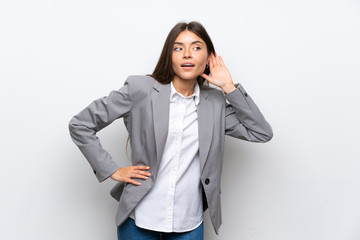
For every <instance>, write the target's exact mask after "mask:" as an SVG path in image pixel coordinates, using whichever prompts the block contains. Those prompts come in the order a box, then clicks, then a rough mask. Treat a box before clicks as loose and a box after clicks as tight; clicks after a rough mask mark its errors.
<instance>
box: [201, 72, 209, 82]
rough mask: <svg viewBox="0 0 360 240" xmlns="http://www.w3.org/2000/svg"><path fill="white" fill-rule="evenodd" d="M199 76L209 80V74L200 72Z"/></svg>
mask: <svg viewBox="0 0 360 240" xmlns="http://www.w3.org/2000/svg"><path fill="white" fill-rule="evenodd" d="M200 76H201V77H203V78H205V80H208V81H209V82H210V77H209V75H206V74H205V73H202V74H200Z"/></svg>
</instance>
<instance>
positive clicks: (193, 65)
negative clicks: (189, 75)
mask: <svg viewBox="0 0 360 240" xmlns="http://www.w3.org/2000/svg"><path fill="white" fill-rule="evenodd" d="M181 67H182V68H183V69H192V68H193V67H195V64H192V63H183V64H181Z"/></svg>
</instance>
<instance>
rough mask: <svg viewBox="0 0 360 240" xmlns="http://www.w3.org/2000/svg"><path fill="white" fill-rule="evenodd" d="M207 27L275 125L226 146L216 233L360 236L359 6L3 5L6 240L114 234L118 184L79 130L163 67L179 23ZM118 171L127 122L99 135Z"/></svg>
mask: <svg viewBox="0 0 360 240" xmlns="http://www.w3.org/2000/svg"><path fill="white" fill-rule="evenodd" d="M190 20H197V21H200V22H201V23H202V24H203V25H204V26H205V27H206V28H207V30H208V33H209V34H210V36H211V37H212V40H213V42H214V45H215V48H216V50H217V52H218V54H219V55H222V56H223V58H224V61H225V63H226V64H227V66H228V68H229V69H230V71H231V74H232V76H233V79H234V81H235V82H241V83H242V84H243V86H244V87H245V89H246V90H247V91H248V92H249V94H251V96H252V97H253V99H254V100H255V102H256V103H257V104H258V106H259V107H260V109H261V110H262V112H263V114H264V115H265V117H266V119H267V120H268V121H269V122H270V124H271V125H272V127H273V130H274V138H273V140H272V141H271V142H269V143H266V144H254V143H247V142H244V141H239V140H237V139H232V138H226V149H225V150H226V153H225V159H224V170H223V181H222V206H223V225H222V227H221V229H220V234H219V235H218V236H216V235H215V233H214V231H213V229H212V226H211V222H210V221H209V217H208V213H206V214H205V239H206V240H211V239H221V240H233V239H241V240H304V239H306V240H358V239H360V187H359V183H360V174H359V173H360V152H359V149H360V142H359V141H360V140H359V139H360V127H359V123H360V112H359V102H360V94H359V90H360V88H359V86H360V83H359V80H360V44H359V43H360V30H359V29H360V2H359V1H356V0H332V1H331V0H329V1H325V0H324V1H321V0H301V1H300V0H299V1H286V0H272V1H260V0H253V1H245V0H241V1H235V0H234V1H229V0H217V1H210V0H206V1H168V0H166V1H145V0H144V1H136V0H134V1H120V0H117V1H115V0H111V1H110V0H108V1H107V0H103V1H100V0H87V1H85V0H66V1H50V0H43V1H41V0H33V1H25V0H24V1H14V0H11V1H10V0H8V1H1V3H0V79H1V84H0V114H1V118H0V121H1V138H0V141H1V144H0V147H1V150H0V160H1V161H0V169H1V174H0V184H1V188H0V189H1V190H0V191H1V197H0V229H1V230H0V239H7V240H10V239H14V240H15V239H16V240H18V239H36V240H45V239H46V240H48V239H51V240H52V239H55V240H58V239H61V240H63V239H66V240H79V239H80V240H82V239H87V240H92V239H94V240H95V239H109V240H110V239H116V227H115V222H114V218H115V211H116V208H117V202H116V201H115V200H113V199H112V198H111V197H110V195H109V190H110V189H111V187H112V186H113V185H114V184H115V182H113V181H112V180H110V179H109V180H107V181H105V182H103V183H101V184H99V183H98V182H97V179H96V178H95V176H94V175H93V172H92V170H91V168H90V166H89V165H88V163H87V162H86V160H85V158H84V157H83V156H82V155H81V153H80V151H79V150H78V149H77V148H76V146H75V145H74V144H73V143H72V141H71V139H70V136H69V132H68V122H69V120H70V119H71V117H72V116H73V115H75V114H76V113H78V112H79V111H80V110H81V109H83V108H84V107H86V106H87V105H88V104H89V103H90V102H91V101H92V100H94V99H97V98H99V97H102V96H105V95H107V94H108V93H109V92H110V91H111V90H113V89H118V88H120V87H121V86H122V85H123V82H124V80H125V78H126V77H127V76H128V75H131V74H148V73H151V72H152V70H153V69H154V67H155V64H156V62H157V60H158V57H159V55H160V51H161V49H162V45H163V43H164V41H165V38H166V36H167V34H168V32H169V31H170V29H171V28H172V27H173V26H174V25H175V24H176V23H177V22H179V21H190ZM98 135H99V136H100V138H101V140H102V144H103V146H104V147H105V148H106V149H107V150H108V151H109V152H110V153H111V154H112V156H113V157H114V159H115V160H116V161H117V162H118V164H119V165H120V166H126V165H128V164H129V161H128V160H127V157H126V154H125V143H126V138H127V133H126V131H125V128H124V126H123V122H122V120H119V121H116V122H114V123H113V124H112V125H110V126H109V127H108V128H106V129H104V130H102V131H101V132H99V134H98Z"/></svg>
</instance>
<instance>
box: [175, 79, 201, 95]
mask: <svg viewBox="0 0 360 240" xmlns="http://www.w3.org/2000/svg"><path fill="white" fill-rule="evenodd" d="M195 82H196V79H194V80H181V79H179V78H178V77H177V76H175V77H174V79H173V80H172V83H173V85H174V88H175V89H176V91H178V92H179V93H181V94H182V95H183V96H185V97H187V96H190V95H191V94H193V92H194V86H195Z"/></svg>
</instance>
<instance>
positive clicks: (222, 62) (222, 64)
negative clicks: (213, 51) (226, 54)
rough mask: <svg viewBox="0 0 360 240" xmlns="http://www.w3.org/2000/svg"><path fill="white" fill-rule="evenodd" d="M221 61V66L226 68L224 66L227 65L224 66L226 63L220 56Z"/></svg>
mask: <svg viewBox="0 0 360 240" xmlns="http://www.w3.org/2000/svg"><path fill="white" fill-rule="evenodd" d="M219 61H220V65H221V66H224V65H225V64H224V61H223V59H222V57H221V56H219Z"/></svg>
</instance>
